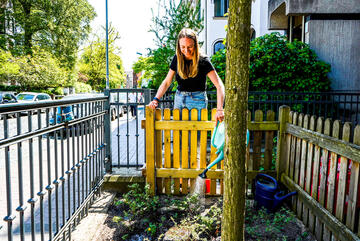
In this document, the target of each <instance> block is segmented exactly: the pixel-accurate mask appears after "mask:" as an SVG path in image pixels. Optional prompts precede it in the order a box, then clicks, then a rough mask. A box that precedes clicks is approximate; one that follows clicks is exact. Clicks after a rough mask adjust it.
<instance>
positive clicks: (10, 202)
mask: <svg viewBox="0 0 360 241" xmlns="http://www.w3.org/2000/svg"><path fill="white" fill-rule="evenodd" d="M107 100H108V98H107V97H105V96H103V97H96V98H86V99H79V100H63V101H61V100H59V101H47V102H38V103H32V104H6V105H1V106H0V116H1V118H2V121H1V122H2V124H1V125H0V179H1V183H2V185H1V186H0V189H1V190H0V193H1V194H2V195H1V198H0V213H1V215H4V216H5V217H4V221H5V222H6V223H7V224H5V225H2V226H3V227H2V228H1V229H0V239H1V240H13V239H20V240H25V239H26V240H28V239H31V240H59V239H70V235H71V231H72V230H73V227H74V225H76V224H77V223H78V222H79V221H80V219H81V217H83V216H84V215H86V213H87V211H88V207H89V204H90V203H91V202H92V201H93V199H94V197H95V195H96V193H98V190H99V187H100V186H101V184H102V180H103V175H104V162H105V157H106V153H105V148H104V147H105V141H104V140H105V139H104V133H105V126H104V123H105V118H106V116H107V113H108V111H107V110H106V109H105V106H106V102H107ZM70 110H71V111H70ZM10 116H11V117H15V118H9V117H10ZM5 197H6V198H5ZM16 213H18V214H16ZM17 216H18V218H17V219H16V218H15V217H17Z"/></svg>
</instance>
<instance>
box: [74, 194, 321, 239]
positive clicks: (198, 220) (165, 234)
mask: <svg viewBox="0 0 360 241" xmlns="http://www.w3.org/2000/svg"><path fill="white" fill-rule="evenodd" d="M121 198H122V196H116V197H115V194H112V193H107V192H105V193H103V194H102V195H101V197H100V198H99V199H98V200H97V201H96V202H95V203H94V204H93V205H92V208H91V209H90V211H89V215H88V216H87V217H86V218H84V219H83V220H82V221H81V222H80V224H79V225H78V226H77V227H76V229H75V231H74V232H73V233H72V240H75V241H85V240H86V241H89V240H93V241H113V240H114V241H117V240H139V241H140V240H216V241H218V240H221V214H219V213H216V211H214V210H221V207H222V198H221V197H211V198H210V197H207V198H205V200H203V201H202V203H201V202H200V203H198V204H199V205H198V206H197V207H196V208H195V209H196V212H197V213H191V212H192V211H191V209H188V210H187V209H179V207H178V206H177V205H174V203H179V202H182V200H183V199H184V197H176V196H174V197H172V196H165V195H164V196H159V206H160V208H159V209H158V210H156V211H154V212H150V213H148V214H146V215H139V216H138V217H131V218H130V219H129V220H123V219H122V218H121V219H120V220H121V221H120V222H119V221H116V218H118V217H121V216H124V213H126V212H128V207H127V206H126V205H119V204H118V203H119V202H118V201H119V200H121ZM190 206H191V204H190ZM199 207H200V208H199ZM189 210H190V211H189ZM189 216H193V217H195V218H191V217H189ZM245 223H246V224H245V226H246V232H245V240H250V241H252V240H294V241H300V240H304V241H314V240H316V239H315V238H314V237H313V236H312V235H311V234H310V232H309V231H308V230H307V229H306V227H305V226H304V225H303V224H302V222H301V221H299V220H298V219H297V218H296V217H295V216H294V215H293V214H292V213H291V212H290V211H289V209H287V208H282V209H281V210H280V211H278V212H277V213H275V214H274V213H268V212H266V210H264V209H260V210H258V209H255V208H254V207H253V201H252V200H247V207H246V220H245ZM154 230H156V231H154Z"/></svg>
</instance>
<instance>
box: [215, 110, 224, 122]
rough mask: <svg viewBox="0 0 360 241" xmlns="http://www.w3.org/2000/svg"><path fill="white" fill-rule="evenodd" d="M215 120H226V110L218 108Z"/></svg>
mask: <svg viewBox="0 0 360 241" xmlns="http://www.w3.org/2000/svg"><path fill="white" fill-rule="evenodd" d="M215 120H216V122H217V121H220V122H222V121H223V120H224V110H223V109H216V114H215Z"/></svg>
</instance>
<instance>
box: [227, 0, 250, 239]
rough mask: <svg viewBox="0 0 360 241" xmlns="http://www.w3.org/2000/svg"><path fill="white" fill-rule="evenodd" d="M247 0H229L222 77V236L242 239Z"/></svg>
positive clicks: (248, 5) (247, 77)
mask: <svg viewBox="0 0 360 241" xmlns="http://www.w3.org/2000/svg"><path fill="white" fill-rule="evenodd" d="M250 16H251V0H230V10H229V21H228V34H227V40H226V41H227V55H226V81H225V93H226V94H225V95H226V102H225V125H226V137H225V138H226V147H225V170H224V183H225V184H224V186H225V187H224V204H223V220H222V231H221V235H222V240H223V241H225V240H231V241H234V240H244V238H245V237H244V231H245V229H244V216H245V175H246V168H245V153H246V146H245V140H246V126H247V117H246V114H245V113H246V111H247V97H248V88H249V51H250Z"/></svg>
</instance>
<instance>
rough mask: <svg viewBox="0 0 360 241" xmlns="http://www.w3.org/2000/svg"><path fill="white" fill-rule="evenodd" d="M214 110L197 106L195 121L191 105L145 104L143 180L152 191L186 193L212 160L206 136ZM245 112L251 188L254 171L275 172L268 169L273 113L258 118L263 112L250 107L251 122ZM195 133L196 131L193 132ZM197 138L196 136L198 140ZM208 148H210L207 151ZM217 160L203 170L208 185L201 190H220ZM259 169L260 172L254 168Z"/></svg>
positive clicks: (275, 125)
mask: <svg viewBox="0 0 360 241" xmlns="http://www.w3.org/2000/svg"><path fill="white" fill-rule="evenodd" d="M215 113H216V109H213V110H212V111H211V118H210V120H209V119H208V111H207V110H206V109H203V110H201V121H197V118H198V113H197V110H196V109H193V110H191V111H190V113H189V110H187V109H183V110H182V113H181V116H180V110H177V109H175V110H173V115H171V110H170V109H164V110H163V113H162V112H161V110H160V109H157V110H155V111H154V110H151V109H150V108H148V107H147V108H146V123H145V124H144V126H145V128H146V182H147V183H148V184H150V188H151V190H152V191H153V193H155V190H156V193H158V194H161V193H165V194H175V195H186V194H188V193H189V191H190V190H192V188H194V184H195V179H196V178H197V177H198V175H199V174H200V173H201V172H202V171H203V170H204V169H205V168H206V166H207V165H208V164H209V163H210V162H212V161H213V160H215V158H216V157H217V155H216V154H215V152H216V149H215V148H213V147H211V149H210V137H211V135H212V131H213V129H214V126H215V121H214V116H215ZM247 115H248V120H249V122H248V129H249V131H250V133H251V135H252V138H251V139H252V140H253V141H251V143H250V145H248V148H247V153H244V155H245V154H246V155H247V180H248V183H249V188H250V189H251V183H252V180H253V179H254V178H255V176H256V175H257V174H258V173H260V172H261V173H266V174H269V175H272V176H275V175H276V171H275V168H274V167H273V168H272V165H271V164H272V160H273V158H272V156H273V151H274V136H275V135H276V131H277V130H278V129H279V122H277V121H274V119H275V113H274V112H273V111H268V113H267V115H266V116H267V120H266V121H263V119H264V117H263V112H262V111H261V110H258V111H256V112H255V118H254V121H250V120H251V116H250V112H248V113H247ZM198 132H199V133H200V135H198ZM198 137H200V141H198ZM209 149H210V151H209ZM223 167H224V163H223V161H222V162H220V163H219V164H218V165H215V166H213V167H212V168H211V170H209V171H208V172H207V177H208V179H209V184H210V188H209V189H210V190H209V192H208V193H206V195H221V194H222V193H223ZM260 170H261V171H260Z"/></svg>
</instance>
